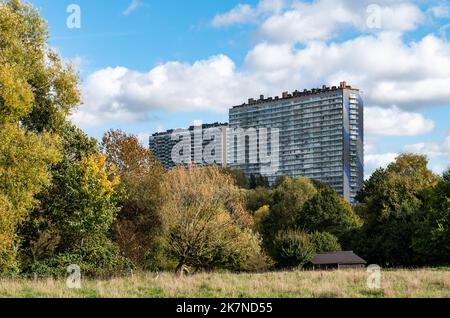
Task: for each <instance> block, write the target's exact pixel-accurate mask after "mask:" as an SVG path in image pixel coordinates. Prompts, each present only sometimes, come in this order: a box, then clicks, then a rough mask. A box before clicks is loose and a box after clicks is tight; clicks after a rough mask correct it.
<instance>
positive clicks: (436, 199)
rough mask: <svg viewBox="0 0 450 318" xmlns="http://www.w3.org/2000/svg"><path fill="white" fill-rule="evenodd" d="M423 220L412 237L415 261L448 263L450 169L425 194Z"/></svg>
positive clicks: (449, 260) (449, 247)
mask: <svg viewBox="0 0 450 318" xmlns="http://www.w3.org/2000/svg"><path fill="white" fill-rule="evenodd" d="M422 211H423V214H424V215H423V216H422V218H423V221H422V222H420V223H419V224H418V227H417V229H416V231H415V233H414V236H413V238H412V246H413V250H414V252H415V253H417V257H416V259H417V262H418V263H422V264H449V262H450V170H447V171H446V172H445V173H444V174H443V177H442V179H441V180H440V181H439V183H438V184H437V185H436V187H435V188H434V189H433V191H430V192H429V193H428V194H427V201H426V203H425V206H424V208H423V209H422Z"/></svg>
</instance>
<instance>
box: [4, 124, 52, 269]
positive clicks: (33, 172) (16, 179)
mask: <svg viewBox="0 0 450 318" xmlns="http://www.w3.org/2000/svg"><path fill="white" fill-rule="evenodd" d="M58 160H60V155H59V152H58V149H57V148H56V147H55V145H54V139H53V137H52V136H50V135H48V134H45V135H42V136H39V135H36V134H34V133H30V132H26V131H24V130H23V129H21V128H20V127H18V126H17V125H15V124H6V125H3V126H1V127H0V271H1V272H8V271H11V270H18V268H19V264H18V263H17V259H16V256H17V252H18V249H19V246H20V237H18V235H17V229H18V227H19V226H20V225H21V224H22V223H23V222H24V221H25V220H26V218H27V217H28V214H29V210H30V209H31V208H32V207H33V206H35V205H36V203H37V202H36V200H35V195H36V194H37V193H38V192H40V191H41V190H42V189H43V187H45V186H46V185H48V184H49V182H50V178H51V175H50V173H49V170H48V165H49V164H51V163H54V162H56V161H58Z"/></svg>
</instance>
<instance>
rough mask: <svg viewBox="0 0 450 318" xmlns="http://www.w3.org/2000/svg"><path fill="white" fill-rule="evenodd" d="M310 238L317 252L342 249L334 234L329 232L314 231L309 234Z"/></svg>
mask: <svg viewBox="0 0 450 318" xmlns="http://www.w3.org/2000/svg"><path fill="white" fill-rule="evenodd" d="M309 240H310V241H311V243H312V245H313V246H314V250H315V251H316V253H321V252H337V251H341V250H342V248H341V245H340V244H339V242H338V239H337V237H336V236H334V235H333V234H330V233H328V232H313V233H311V234H309Z"/></svg>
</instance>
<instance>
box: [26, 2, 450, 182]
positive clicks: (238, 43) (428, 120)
mask: <svg viewBox="0 0 450 318" xmlns="http://www.w3.org/2000/svg"><path fill="white" fill-rule="evenodd" d="M30 2H31V3H32V4H33V5H34V6H35V7H36V8H37V9H38V10H39V11H40V12H41V14H42V16H43V17H44V18H45V19H46V20H47V21H48V26H49V31H50V46H51V47H52V48H54V49H55V50H57V51H58V52H59V53H60V54H61V55H62V56H63V57H64V59H66V60H67V61H68V62H69V63H72V64H73V65H74V66H75V67H76V69H77V71H78V73H79V76H80V87H81V90H82V96H83V104H82V105H80V106H79V107H78V108H77V109H76V111H75V112H74V114H73V115H72V117H71V120H72V121H73V122H74V123H75V124H77V125H78V126H79V127H81V128H83V129H84V130H85V131H86V132H87V133H88V134H89V135H91V136H94V137H96V138H101V136H102V135H103V133H104V132H106V131H107V130H109V129H111V128H115V129H119V128H120V129H122V130H124V131H126V132H127V133H131V134H135V135H137V136H138V137H139V138H140V140H141V141H142V142H144V143H146V142H147V139H148V136H149V135H150V134H152V133H154V132H158V131H162V130H166V129H171V128H184V127H187V126H189V125H191V124H192V123H193V122H197V121H202V122H204V123H207V122H217V121H218V122H226V121H227V120H228V109H229V108H230V107H231V106H233V105H238V104H242V103H243V102H244V101H246V100H247V99H248V98H250V97H259V95H260V94H264V95H266V96H276V95H280V94H281V92H283V91H293V90H295V89H298V90H303V89H304V88H308V89H310V88H314V87H321V86H322V85H324V84H325V85H329V86H333V85H338V84H339V82H341V81H347V82H348V83H349V84H350V85H352V86H353V87H357V88H359V89H361V90H362V93H363V98H364V100H365V139H366V140H365V170H366V172H365V174H366V177H368V176H370V174H371V173H372V172H373V171H374V169H376V168H378V167H385V166H386V165H387V164H389V162H392V161H393V160H394V159H395V157H396V156H397V155H398V154H400V153H404V152H414V153H420V154H426V155H427V156H428V158H429V160H430V168H431V169H432V170H433V171H435V172H436V173H442V172H443V171H444V170H445V169H447V168H448V167H449V165H450V120H449V118H450V2H449V1H433V0H431V1H424V0H416V1H412V0H411V1H393V0H379V1H375V0H370V1H369V0H347V1H345V0H317V1H306V0H305V1H301V0H252V1H247V0H214V1H212V0H195V1H185V0H164V1H163V0H114V1H110V0H108V1H107V0H99V1H90V0H69V1H66V0H58V1H55V0H31V1H30Z"/></svg>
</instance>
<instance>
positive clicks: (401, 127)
mask: <svg viewBox="0 0 450 318" xmlns="http://www.w3.org/2000/svg"><path fill="white" fill-rule="evenodd" d="M364 111H365V112H364V125H365V130H366V133H367V134H369V135H371V136H417V135H421V134H426V133H428V132H430V131H432V130H433V128H434V122H433V121H432V120H430V119H426V118H425V117H424V116H423V115H422V114H419V113H413V112H407V111H402V110H400V109H399V108H398V107H395V106H394V107H392V108H381V107H366V108H365V110H364Z"/></svg>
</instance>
